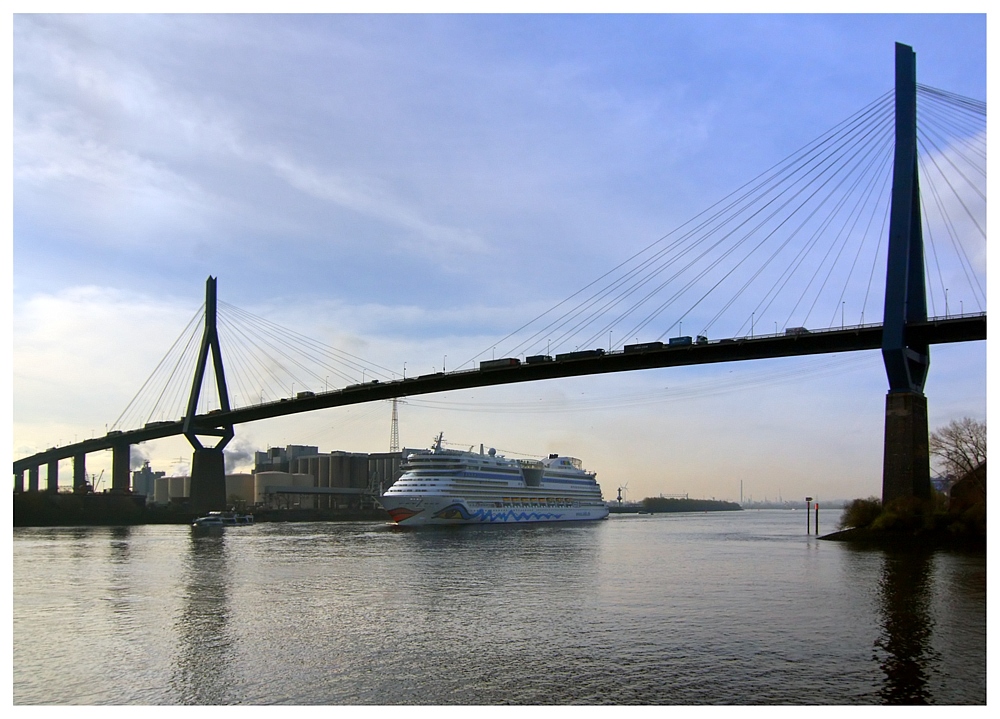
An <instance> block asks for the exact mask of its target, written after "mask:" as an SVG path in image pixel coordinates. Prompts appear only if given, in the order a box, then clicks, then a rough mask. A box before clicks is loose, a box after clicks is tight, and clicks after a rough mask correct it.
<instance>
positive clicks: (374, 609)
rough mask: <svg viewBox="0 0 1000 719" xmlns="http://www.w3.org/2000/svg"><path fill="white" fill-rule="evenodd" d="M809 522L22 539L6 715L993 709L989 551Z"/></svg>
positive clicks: (312, 527)
mask: <svg viewBox="0 0 1000 719" xmlns="http://www.w3.org/2000/svg"><path fill="white" fill-rule="evenodd" d="M833 520H834V518H833V517H830V516H829V515H828V519H827V521H828V522H832V521H833ZM805 524H806V518H805V513H804V512H792V511H780V510H773V511H746V512H722V513H710V514H670V515H655V516H648V515H612V517H611V518H610V519H609V520H607V521H602V522H595V523H589V524H581V525H562V526H559V525H535V526H523V527H503V526H489V527H460V528H442V529H436V530H435V529H425V530H419V531H414V530H410V531H406V530H401V529H398V528H394V527H391V526H388V525H385V524H380V523H342V524H337V523H308V524H258V525H255V526H252V527H237V528H227V529H225V530H222V531H220V532H219V533H218V534H216V535H209V536H194V535H193V534H192V532H191V530H190V529H189V528H187V527H184V526H141V527H131V528H100V527H98V528H94V527H91V528H31V529H15V530H14V538H13V614H14V617H13V619H14V621H13V638H14V641H13V662H14V682H13V698H14V703H15V704H72V705H81V704H83V705H92V704H116V705H119V704H158V705H162V704H166V705H174V704H212V705H215V704H251V705H258V704H352V705H357V704H361V705H368V704H435V705H456V704H457V705H469V704H681V705H688V704H711V705H743V704H886V703H931V704H985V702H986V558H985V552H983V553H979V554H968V553H955V552H946V551H937V552H933V553H927V552H905V553H892V552H887V551H883V550H860V549H856V548H852V547H850V546H845V545H843V544H840V543H834V542H824V541H819V540H817V539H816V538H815V536H807V535H806V527H805Z"/></svg>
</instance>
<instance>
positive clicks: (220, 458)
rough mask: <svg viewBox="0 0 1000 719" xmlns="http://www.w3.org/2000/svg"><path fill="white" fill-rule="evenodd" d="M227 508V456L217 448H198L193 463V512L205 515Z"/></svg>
mask: <svg viewBox="0 0 1000 719" xmlns="http://www.w3.org/2000/svg"><path fill="white" fill-rule="evenodd" d="M226 507H227V502H226V459H225V455H224V454H223V452H222V450H221V449H219V448H217V447H201V448H196V449H195V450H194V458H193V459H192V461H191V509H192V511H195V512H198V513H200V514H204V513H206V512H216V511H218V512H221V511H223V510H224V509H226Z"/></svg>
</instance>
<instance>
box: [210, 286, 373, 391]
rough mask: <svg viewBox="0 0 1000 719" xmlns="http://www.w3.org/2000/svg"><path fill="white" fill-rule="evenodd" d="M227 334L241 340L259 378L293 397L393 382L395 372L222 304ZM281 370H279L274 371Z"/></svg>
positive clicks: (245, 354) (249, 362)
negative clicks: (298, 393) (295, 389)
mask: <svg viewBox="0 0 1000 719" xmlns="http://www.w3.org/2000/svg"><path fill="white" fill-rule="evenodd" d="M223 307H224V309H225V321H224V327H225V329H226V332H227V335H231V336H233V337H234V338H238V341H239V342H240V344H241V346H242V347H243V348H244V352H243V353H242V354H244V356H246V357H248V358H249V360H248V365H252V366H253V367H255V368H256V375H257V379H258V380H259V379H261V375H262V374H263V375H268V376H270V377H271V378H272V379H273V380H274V381H275V382H277V383H278V384H281V385H282V386H283V387H285V388H286V391H288V394H291V391H290V388H291V386H292V384H294V385H295V386H297V387H299V389H300V390H309V391H317V392H318V391H328V390H330V389H331V388H332V387H331V386H330V384H329V380H330V379H331V378H332V379H333V380H334V384H335V385H337V384H340V383H344V384H358V383H361V382H364V381H366V380H369V381H370V380H373V379H383V380H384V379H390V378H391V377H392V375H393V373H392V371H391V370H389V369H387V368H385V367H381V366H380V365H377V364H375V363H372V362H369V361H366V360H363V359H362V358H360V357H357V356H355V355H352V354H350V353H349V352H345V351H343V350H339V349H336V348H334V347H330V346H328V345H325V344H323V343H322V342H319V341H317V340H315V339H313V338H311V337H307V336H305V335H302V334H300V333H298V332H295V331H293V330H290V329H288V328H286V327H282V326H281V325H278V324H276V323H274V322H271V321H269V320H266V319H264V318H262V317H257V316H255V315H252V314H250V313H249V312H246V311H245V310H242V309H240V308H237V307H234V306H233V305H229V304H226V303H223ZM275 370H278V371H275Z"/></svg>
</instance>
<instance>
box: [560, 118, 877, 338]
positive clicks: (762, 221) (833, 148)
mask: <svg viewBox="0 0 1000 719" xmlns="http://www.w3.org/2000/svg"><path fill="white" fill-rule="evenodd" d="M865 119H866V122H865V123H864V124H861V123H859V124H858V126H856V127H855V126H852V127H849V128H845V131H844V132H843V133H842V134H841V135H839V136H833V137H828V138H826V140H827V141H826V142H824V143H821V144H818V145H817V147H811V148H809V152H807V153H802V156H801V157H800V158H798V159H799V161H798V162H795V163H789V164H788V167H787V168H785V169H787V170H788V171H787V172H786V173H783V174H780V175H778V174H775V175H773V176H772V177H771V178H769V181H768V182H766V183H760V184H759V185H758V187H757V188H755V189H756V190H758V192H756V193H748V194H747V195H745V196H744V197H742V198H740V202H739V203H733V204H732V205H731V206H730V207H729V208H727V209H728V210H729V211H728V212H726V213H717V214H716V215H715V216H713V217H712V218H710V219H711V222H705V223H702V224H701V225H700V226H699V227H698V228H697V229H700V230H703V231H702V232H701V233H700V234H697V235H696V234H694V233H688V234H687V235H685V236H684V237H682V238H681V240H686V239H693V240H694V241H693V242H690V243H688V244H687V245H682V246H681V249H680V251H679V252H677V253H675V254H674V255H672V256H671V257H669V259H668V260H667V261H664V262H660V263H659V264H658V265H652V264H651V263H646V264H645V265H643V266H641V267H640V268H639V269H641V270H646V271H647V272H646V274H645V275H639V276H638V281H636V282H634V283H633V284H631V285H630V286H629V287H628V288H627V290H626V291H624V292H621V293H619V294H618V295H617V296H616V297H614V298H613V301H612V302H611V303H606V304H604V305H603V306H601V307H599V313H596V314H595V315H593V316H591V317H586V318H584V319H583V320H582V321H578V322H577V324H576V325H575V326H573V327H572V328H571V332H576V331H577V330H578V329H579V328H580V327H582V326H583V325H585V324H587V323H588V322H592V321H593V319H594V317H596V316H598V315H599V314H601V313H604V312H606V311H607V310H608V309H609V308H610V307H611V306H613V305H617V304H620V303H621V302H622V301H623V300H624V299H626V298H627V297H629V296H631V295H632V294H633V293H634V292H635V291H636V290H637V289H638V288H639V287H641V286H643V285H645V284H647V283H648V282H649V281H650V280H651V279H652V278H654V277H656V276H657V275H659V274H660V273H662V271H663V270H664V269H666V268H667V267H670V266H672V265H673V264H675V263H676V262H678V261H680V260H681V259H682V258H684V257H685V255H688V254H690V253H692V252H693V251H695V250H696V249H697V248H698V246H699V245H703V244H704V243H705V242H706V241H709V240H712V242H711V244H709V245H708V246H707V247H705V248H703V249H701V251H700V253H699V254H697V255H695V256H694V257H693V258H690V259H688V260H687V262H686V264H684V265H683V266H682V267H681V268H680V269H679V270H677V271H675V272H674V274H672V275H670V276H668V277H667V278H666V279H663V280H661V281H660V282H659V284H657V285H656V286H654V288H653V290H652V291H651V292H648V293H647V294H646V295H645V296H644V297H642V299H641V300H640V301H639V302H638V303H635V304H633V305H632V306H631V307H630V308H629V309H628V310H627V311H625V312H624V313H622V314H620V315H618V316H617V317H615V318H613V319H612V320H610V321H609V322H607V324H605V326H604V327H602V328H601V329H600V330H598V331H597V332H595V333H594V335H593V336H592V337H591V338H588V339H587V340H585V341H584V343H583V344H584V346H586V345H587V343H588V342H590V341H593V340H594V338H597V337H600V336H601V335H603V334H604V333H605V332H607V331H608V330H609V329H611V328H613V327H616V326H617V325H618V323H620V322H621V321H623V320H624V319H625V318H627V317H628V316H629V315H631V314H633V313H634V312H636V311H637V310H638V309H639V308H641V307H642V306H643V305H645V304H646V303H648V302H649V301H650V300H652V299H653V298H654V297H655V296H656V295H657V294H658V293H660V292H662V291H663V290H664V289H666V288H668V287H670V288H671V291H672V294H671V295H670V296H669V297H668V298H667V299H666V300H664V301H663V302H662V303H661V304H660V305H659V306H658V307H656V308H655V309H654V310H653V311H652V312H651V313H649V314H648V315H647V317H646V318H645V319H644V320H643V321H642V322H640V324H639V325H638V326H633V327H631V328H629V329H628V330H627V331H625V332H624V333H620V336H624V337H629V336H631V335H634V334H636V333H637V332H639V331H641V330H642V329H643V328H644V327H645V326H646V325H648V324H649V323H650V322H651V321H652V320H653V319H655V318H656V317H657V316H659V315H660V314H661V313H662V312H663V311H664V310H665V309H667V308H668V307H670V306H671V305H673V304H674V303H676V302H677V301H679V300H680V299H681V298H682V297H683V296H684V294H685V293H686V292H687V291H689V290H692V289H693V288H695V287H696V285H697V283H699V282H700V281H701V280H702V279H703V278H705V277H706V276H707V275H708V273H709V272H711V271H712V270H714V269H716V268H717V267H720V266H721V265H722V263H723V262H724V261H725V260H727V259H728V258H729V257H730V256H731V255H733V253H735V252H736V251H737V250H738V249H740V248H741V247H742V246H743V245H744V244H745V243H747V242H749V241H750V240H751V238H752V237H754V236H755V235H756V234H758V233H760V232H761V231H764V230H765V228H766V227H767V225H768V223H769V222H777V223H778V226H779V227H780V226H781V225H783V224H784V222H785V221H786V220H787V217H790V216H791V214H789V215H788V216H787V217H786V218H785V219H782V213H783V211H786V210H787V209H788V208H789V207H790V206H791V203H792V202H793V201H794V200H795V199H796V198H801V197H802V196H803V195H804V194H806V193H809V194H808V195H807V197H809V196H812V197H815V196H816V194H817V193H818V192H819V190H820V189H822V186H823V184H825V183H821V184H820V186H819V187H818V188H817V187H815V186H813V188H812V190H811V191H810V186H811V185H815V183H816V181H817V176H818V174H819V173H817V172H816V171H815V170H816V168H817V167H823V166H826V165H829V164H830V163H831V158H837V157H841V158H842V157H843V155H844V154H845V153H846V152H850V151H851V150H852V148H854V146H855V139H856V138H857V136H858V135H859V134H862V135H864V134H870V133H871V132H872V129H873V123H872V122H871V120H870V119H868V118H865ZM882 124H883V125H884V122H883V123H882ZM878 126H879V123H874V128H875V129H877V128H878ZM856 155H857V152H856V151H855V156H856ZM782 198H784V199H782ZM775 203H780V204H777V206H776V207H773V206H772V205H775ZM802 204H804V203H803V202H800V207H801V205H802ZM765 211H767V214H762V213H765ZM792 214H794V213H792ZM754 221H755V222H756V224H754V225H750V223H751V222H754ZM748 226H749V229H747V228H748ZM776 229H777V228H771V229H770V231H769V232H768V234H767V235H766V236H765V240H766V239H767V238H769V237H771V236H773V235H774V233H775V231H776ZM740 231H742V232H743V234H742V235H740V234H738V233H739V232H740ZM733 238H737V240H736V242H735V243H731V244H730V245H729V246H728V247H727V246H725V243H726V242H727V240H731V239H733ZM676 244H680V243H676ZM762 245H763V242H760V243H758V245H756V246H754V247H753V248H752V249H751V250H750V251H749V252H748V253H747V254H746V255H744V256H743V257H742V259H739V260H738V262H737V263H736V267H733V268H731V269H730V270H729V272H728V273H727V274H726V276H729V275H730V274H732V272H733V271H735V269H736V268H738V267H740V266H741V265H742V264H743V263H744V262H746V261H747V259H748V258H749V257H751V256H752V255H753V253H754V252H756V250H757V249H758V248H759V247H761V246H762ZM667 249H674V246H671V247H670V248H667ZM720 253H721V255H720ZM661 256H662V255H661ZM656 259H660V257H659V256H658V257H657V258H656ZM702 262H704V263H707V266H704V267H702V268H701V269H700V270H697V269H695V268H696V266H697V265H698V264H699V263H702ZM689 270H693V271H694V274H693V276H690V275H688V278H687V279H686V281H685V283H684V284H683V285H682V286H681V287H679V288H674V282H675V281H676V280H679V279H683V278H684V276H685V273H687V272H688V271H689ZM637 274H638V273H637V272H633V273H632V276H636V275H637ZM718 284H719V283H718V282H717V283H716V285H715V286H718ZM610 289H616V287H614V286H612V287H610V288H609V290H610ZM703 297H704V296H703ZM702 299H703V298H702ZM700 302H701V300H699V301H698V302H696V303H695V304H694V305H693V306H692V307H691V308H689V309H688V310H687V311H686V312H685V313H684V314H683V315H682V316H681V317H680V318H678V319H676V320H675V321H674V322H673V324H672V325H671V326H670V327H668V328H667V330H665V331H664V333H663V334H662V335H661V337H660V338H659V339H662V337H663V336H665V335H666V333H667V332H669V331H670V329H672V327H674V326H676V325H677V323H678V322H679V321H681V320H683V318H684V317H686V316H687V315H688V314H690V312H691V311H693V309H694V307H696V306H697V305H698V304H700ZM574 319H575V318H574ZM571 332H568V333H567V334H565V335H563V336H561V337H559V338H558V340H559V341H565V340H566V339H567V337H568V336H569V334H571Z"/></svg>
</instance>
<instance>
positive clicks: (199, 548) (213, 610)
mask: <svg viewBox="0 0 1000 719" xmlns="http://www.w3.org/2000/svg"><path fill="white" fill-rule="evenodd" d="M183 577H184V578H183V587H184V589H183V592H184V593H183V597H182V599H183V605H182V609H181V612H180V614H179V615H178V617H177V620H176V622H175V625H174V626H175V629H176V634H177V637H178V639H179V645H178V648H177V655H176V656H175V658H174V662H173V666H172V670H173V678H172V680H171V686H172V687H173V688H174V689H175V690H176V691H177V693H178V697H179V701H180V702H181V703H183V704H225V703H231V702H232V701H234V700H233V699H232V698H231V697H230V692H231V690H232V688H233V687H232V679H231V671H230V669H231V661H232V656H233V637H232V636H231V634H230V625H229V621H230V608H229V584H230V570H229V561H228V554H227V547H226V536H225V533H224V530H222V529H221V528H220V529H219V530H218V531H217V532H211V533H197V534H196V533H192V535H191V537H190V540H189V542H188V547H187V554H186V556H185V558H184V574H183Z"/></svg>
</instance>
